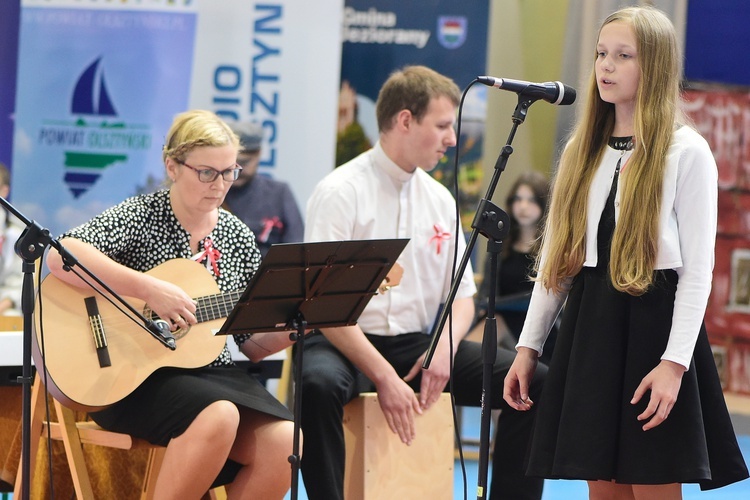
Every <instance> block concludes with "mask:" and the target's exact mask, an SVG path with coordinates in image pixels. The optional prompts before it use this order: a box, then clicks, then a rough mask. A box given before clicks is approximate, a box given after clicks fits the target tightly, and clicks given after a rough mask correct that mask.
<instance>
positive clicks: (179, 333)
mask: <svg viewBox="0 0 750 500" xmlns="http://www.w3.org/2000/svg"><path fill="white" fill-rule="evenodd" d="M143 316H144V317H146V318H149V317H150V318H151V320H152V321H156V320H157V319H161V318H160V317H159V316H158V315H156V314H154V311H152V310H151V308H150V307H148V306H144V307H143ZM189 331H190V325H188V326H187V328H178V329H177V330H175V331H173V332H172V336H173V337H174V339H175V340H180V339H181V338H182V337H184V336H185V335H187V334H188V332H189Z"/></svg>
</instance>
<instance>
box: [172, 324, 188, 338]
mask: <svg viewBox="0 0 750 500" xmlns="http://www.w3.org/2000/svg"><path fill="white" fill-rule="evenodd" d="M189 331H190V325H188V327H187V328H178V329H177V330H175V331H173V332H172V336H173V337H174V339H175V340H180V339H181V338H182V337H184V336H185V335H187V334H188V332H189Z"/></svg>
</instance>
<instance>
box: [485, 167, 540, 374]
mask: <svg viewBox="0 0 750 500" xmlns="http://www.w3.org/2000/svg"><path fill="white" fill-rule="evenodd" d="M548 194H549V180H548V179H547V177H546V176H544V175H543V174H541V173H540V172H537V171H534V170H530V171H527V172H524V173H522V174H521V175H520V176H519V177H518V179H516V182H515V183H514V184H513V186H512V187H511V189H510V191H509V194H508V197H507V198H506V200H505V206H506V210H507V211H508V215H509V216H510V233H509V234H508V237H507V238H506V240H505V241H503V247H502V250H501V254H500V256H499V258H498V266H497V284H496V289H495V294H496V295H495V312H496V313H497V314H498V316H496V321H497V325H498V326H497V331H498V340H499V341H500V342H502V343H504V344H506V345H507V347H509V348H511V349H512V348H514V347H515V344H516V342H517V341H518V337H519V335H520V334H521V328H523V322H524V320H525V319H526V309H527V308H528V305H529V299H530V297H531V290H532V288H534V282H533V281H532V279H531V273H532V271H533V267H534V260H535V258H536V252H537V250H538V246H539V236H540V235H541V228H542V220H543V219H544V216H545V214H546V210H547V196H548ZM489 282H490V267H489V258H488V259H486V260H485V266H484V275H483V278H482V284H481V286H480V288H479V293H478V295H477V301H478V304H477V313H478V315H477V318H478V320H481V319H483V318H484V317H485V316H486V315H487V300H488V296H489V290H490V288H489V287H490V283H489ZM479 324H480V325H481V326H483V323H482V322H481V321H480V323H479ZM554 345H555V329H553V331H552V333H551V334H550V338H549V339H548V340H547V343H546V344H545V349H544V353H543V355H542V357H541V358H540V361H541V362H542V363H545V364H548V363H549V360H550V357H551V356H552V351H553V350H554Z"/></svg>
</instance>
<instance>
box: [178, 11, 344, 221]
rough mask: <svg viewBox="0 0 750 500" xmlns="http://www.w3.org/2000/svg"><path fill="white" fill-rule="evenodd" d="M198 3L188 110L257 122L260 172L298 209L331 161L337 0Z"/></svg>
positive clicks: (338, 46) (335, 99) (338, 35)
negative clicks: (286, 187)
mask: <svg viewBox="0 0 750 500" xmlns="http://www.w3.org/2000/svg"><path fill="white" fill-rule="evenodd" d="M197 5H198V26H197V33H196V41H195V57H194V64H193V77H192V87H191V91H190V107H192V108H204V109H210V110H211V111H214V112H216V113H218V114H219V115H220V116H222V117H224V118H226V119H227V120H239V121H248V120H249V121H255V122H257V123H260V124H262V125H263V128H264V130H265V138H264V142H263V148H262V154H261V163H260V172H261V173H265V174H268V175H271V176H272V177H274V178H277V179H280V180H283V181H286V182H288V183H289V184H290V185H291V187H292V190H293V192H294V195H295V197H296V199H297V204H298V205H299V207H300V210H302V211H303V212H304V209H305V205H306V203H307V199H308V197H309V195H310V193H311V192H312V190H313V188H314V187H315V184H316V183H317V182H318V180H320V179H321V178H322V177H323V176H324V175H325V174H327V173H328V172H330V171H331V170H332V169H333V167H334V164H335V162H334V154H335V142H336V119H337V113H338V84H339V72H340V66H341V21H342V16H343V0H316V1H314V2H301V1H299V0H279V1H276V2H268V1H264V2H253V1H248V0H223V1H221V2H214V1H202V2H199V3H198V4H197Z"/></svg>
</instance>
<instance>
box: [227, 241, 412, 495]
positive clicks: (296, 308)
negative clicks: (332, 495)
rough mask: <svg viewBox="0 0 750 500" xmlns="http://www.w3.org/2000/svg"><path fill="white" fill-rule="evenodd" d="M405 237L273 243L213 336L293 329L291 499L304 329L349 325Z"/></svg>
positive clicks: (295, 468)
mask: <svg viewBox="0 0 750 500" xmlns="http://www.w3.org/2000/svg"><path fill="white" fill-rule="evenodd" d="M408 242H409V240H408V239H388V240H354V241H325V242H317V243H285V244H279V245H272V246H271V248H270V249H269V251H268V253H267V254H266V256H265V257H264V259H263V262H262V263H261V265H260V268H259V269H258V271H257V272H256V273H255V276H253V279H252V280H251V281H250V283H249V285H248V286H247V288H246V289H245V291H244V292H243V293H242V296H241V297H240V300H239V301H238V302H237V305H236V306H235V307H234V309H233V310H232V312H230V313H229V316H228V317H227V319H226V321H225V322H224V324H223V325H222V327H221V328H220V329H219V331H218V332H217V335H230V334H242V333H259V332H270V331H285V330H294V333H292V334H290V338H291V339H292V340H293V341H295V342H296V343H297V347H296V352H295V358H294V362H295V364H296V367H295V370H294V371H295V374H294V385H295V388H294V442H293V447H292V455H291V456H290V457H289V462H290V463H291V464H292V488H291V499H292V500H296V499H297V491H298V481H299V479H298V476H299V469H300V450H299V436H300V418H301V415H302V413H301V408H302V353H303V351H304V340H305V331H306V330H308V329H313V328H331V327H340V326H349V325H354V324H356V323H357V319H358V318H359V315H360V314H361V313H362V311H363V310H364V308H365V306H366V305H367V303H368V302H369V301H370V299H371V298H372V297H373V296H374V295H375V294H376V293H377V291H378V288H379V287H380V285H381V284H382V282H383V280H384V279H385V277H386V275H387V274H388V271H389V270H390V268H391V266H393V264H394V263H395V262H396V259H397V258H398V256H399V255H400V254H401V252H402V250H403V249H404V247H405V246H406V244H407V243H408Z"/></svg>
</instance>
